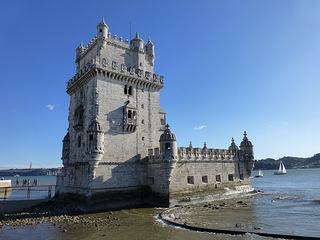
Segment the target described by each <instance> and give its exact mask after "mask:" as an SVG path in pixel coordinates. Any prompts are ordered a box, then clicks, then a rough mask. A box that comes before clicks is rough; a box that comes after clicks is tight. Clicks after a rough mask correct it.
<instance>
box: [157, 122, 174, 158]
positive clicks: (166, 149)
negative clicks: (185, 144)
mask: <svg viewBox="0 0 320 240" xmlns="http://www.w3.org/2000/svg"><path fill="white" fill-rule="evenodd" d="M169 127H170V126H169V124H167V125H166V130H165V131H164V133H163V134H162V135H161V136H160V140H159V142H160V156H161V158H163V159H166V160H169V161H172V160H175V161H176V160H177V158H178V148H177V138H176V136H175V135H174V134H173V133H172V132H171V130H170V129H169Z"/></svg>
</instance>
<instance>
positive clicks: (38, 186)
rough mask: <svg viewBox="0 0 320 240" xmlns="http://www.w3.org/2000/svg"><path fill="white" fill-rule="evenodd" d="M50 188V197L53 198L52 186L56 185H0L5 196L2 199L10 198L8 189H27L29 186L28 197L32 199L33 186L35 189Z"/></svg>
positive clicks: (0, 189)
mask: <svg viewBox="0 0 320 240" xmlns="http://www.w3.org/2000/svg"><path fill="white" fill-rule="evenodd" d="M46 187H47V188H48V198H51V195H52V187H56V185H21V186H13V187H0V191H1V192H2V190H3V189H4V197H3V198H0V199H4V200H6V199H7V198H8V189H17V190H26V188H27V198H28V199H30V196H31V190H32V189H33V188H37V189H33V191H43V190H39V189H38V188H46Z"/></svg>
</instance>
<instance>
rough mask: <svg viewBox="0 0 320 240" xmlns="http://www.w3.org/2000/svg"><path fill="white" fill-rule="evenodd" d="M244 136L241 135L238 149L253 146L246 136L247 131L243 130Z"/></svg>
mask: <svg viewBox="0 0 320 240" xmlns="http://www.w3.org/2000/svg"><path fill="white" fill-rule="evenodd" d="M243 135H244V137H243V140H242V142H241V144H240V149H241V150H244V149H245V148H252V147H253V145H252V143H251V142H250V141H249V139H248V138H247V133H246V131H244V134H243Z"/></svg>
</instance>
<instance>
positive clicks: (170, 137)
mask: <svg viewBox="0 0 320 240" xmlns="http://www.w3.org/2000/svg"><path fill="white" fill-rule="evenodd" d="M169 127H170V125H169V124H167V125H166V130H165V131H164V133H163V134H162V135H161V136H160V140H159V141H160V142H162V141H177V138H176V135H174V134H173V133H172V132H171V130H170V129H169Z"/></svg>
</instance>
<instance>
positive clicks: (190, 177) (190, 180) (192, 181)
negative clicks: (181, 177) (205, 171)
mask: <svg viewBox="0 0 320 240" xmlns="http://www.w3.org/2000/svg"><path fill="white" fill-rule="evenodd" d="M187 180H188V184H194V178H193V176H188V177H187Z"/></svg>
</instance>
